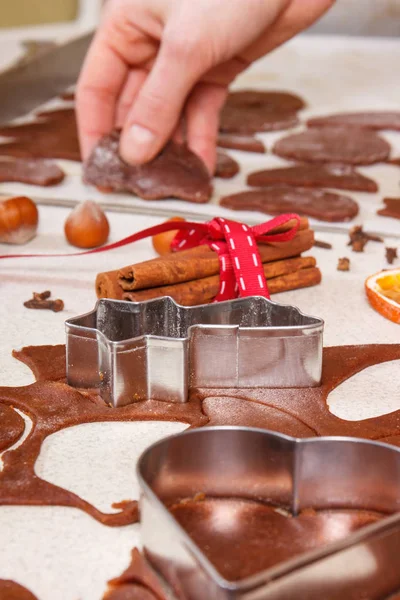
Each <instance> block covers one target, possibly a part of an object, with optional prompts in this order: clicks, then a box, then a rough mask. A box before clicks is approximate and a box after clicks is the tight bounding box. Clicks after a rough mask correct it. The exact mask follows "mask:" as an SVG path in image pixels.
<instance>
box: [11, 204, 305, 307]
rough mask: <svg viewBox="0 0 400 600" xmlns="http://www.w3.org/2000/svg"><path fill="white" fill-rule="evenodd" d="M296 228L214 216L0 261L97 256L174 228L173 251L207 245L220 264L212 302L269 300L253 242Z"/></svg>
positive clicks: (280, 237) (279, 221)
mask: <svg viewBox="0 0 400 600" xmlns="http://www.w3.org/2000/svg"><path fill="white" fill-rule="evenodd" d="M292 220H294V221H296V225H294V227H292V228H291V229H289V230H288V231H285V232H284V233H276V234H273V235H266V234H268V233H269V232H270V231H272V230H273V229H276V228H277V227H279V226H280V225H284V224H285V223H288V222H289V221H292ZM299 225H300V217H299V215H296V214H284V215H280V216H279V217H276V218H274V219H272V220H271V221H267V222H266V223H261V224H260V225H255V226H254V227H249V226H248V225H245V224H243V223H238V222H237V221H230V220H228V219H223V218H222V217H217V218H215V219H213V220H212V221H209V222H208V223H193V222H190V221H167V222H165V223H161V224H160V225H155V226H154V227H149V228H148V229H144V230H143V231H139V232H138V233H134V234H133V235H130V236H128V237H126V238H124V239H122V240H119V241H118V242H114V243H112V244H106V245H105V246H101V247H100V248H94V249H93V250H86V251H84V252H74V253H71V254H66V253H62V254H4V255H0V259H5V258H37V257H44V256H47V257H59V256H84V255H86V254H97V253H100V252H106V251H108V250H114V249H115V248H120V247H121V246H125V245H127V244H131V243H133V242H137V241H139V240H142V239H144V238H147V237H150V236H153V235H156V234H158V233H164V232H166V231H171V230H174V229H178V230H179V231H178V233H177V235H176V236H175V238H174V240H173V242H172V245H171V247H172V249H173V250H175V251H179V250H188V249H189V248H194V247H195V246H199V245H201V244H207V245H208V246H209V247H210V248H211V249H212V250H215V252H217V254H218V258H219V263H220V288H219V292H218V295H217V296H216V298H215V299H214V301H215V302H218V301H221V300H230V299H232V298H236V297H237V296H240V297H245V296H265V297H266V298H269V293H268V288H267V283H266V280H265V276H264V270H263V266H262V262H261V257H260V254H259V252H258V248H257V242H261V243H268V242H286V241H289V240H292V239H293V238H294V236H295V235H296V233H297V230H298V228H299ZM194 260H195V258H194Z"/></svg>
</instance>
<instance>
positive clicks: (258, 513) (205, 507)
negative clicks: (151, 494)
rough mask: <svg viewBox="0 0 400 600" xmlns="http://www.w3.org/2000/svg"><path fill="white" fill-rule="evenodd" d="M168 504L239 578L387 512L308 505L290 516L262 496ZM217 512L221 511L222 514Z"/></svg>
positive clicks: (225, 571)
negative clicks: (261, 498)
mask: <svg viewBox="0 0 400 600" xmlns="http://www.w3.org/2000/svg"><path fill="white" fill-rule="evenodd" d="M169 510H170V512H171V513H172V515H173V516H174V518H175V519H176V520H177V521H178V523H179V524H180V525H181V527H183V529H185V530H186V532H187V533H188V534H189V536H190V537H191V538H192V539H193V540H194V542H195V544H196V545H197V546H198V547H199V548H200V550H201V551H202V552H203V553H204V554H205V556H207V558H208V559H209V561H210V562H211V563H212V564H213V565H214V566H215V567H216V569H217V570H218V572H219V573H220V574H221V575H222V576H223V577H224V578H225V579H227V580H228V581H240V580H242V579H245V578H246V577H250V576H251V575H255V574H256V573H260V572H261V571H264V570H265V569H269V568H271V567H273V566H275V565H277V564H279V563H282V562H285V561H287V560H289V559H291V558H293V557H294V556H298V555H300V554H303V553H304V552H308V551H311V550H316V549H318V548H321V547H323V546H325V545H328V544H330V543H333V542H335V541H339V540H341V539H344V538H346V537H347V536H348V535H350V534H351V533H352V532H354V531H357V530H358V529H360V528H362V527H365V526H366V525H369V524H371V523H376V522H377V521H379V520H380V519H382V518H383V517H384V516H385V515H383V514H381V513H377V512H373V511H368V510H351V509H347V510H346V509H337V510H321V511H315V510H312V509H306V510H303V511H301V512H300V514H299V515H298V516H292V515H284V514H282V513H281V512H277V511H276V510H275V509H274V508H273V507H272V506H268V505H265V504H263V503H261V502H257V501H255V500H247V499H238V498H206V499H204V500H201V501H197V502H196V501H195V500H187V501H185V502H178V503H176V504H174V505H173V506H171V507H170V509H169ZM217 514H218V515H222V514H223V515H225V518H224V520H222V519H220V518H218V516H217ZM224 523H226V526H225V527H224Z"/></svg>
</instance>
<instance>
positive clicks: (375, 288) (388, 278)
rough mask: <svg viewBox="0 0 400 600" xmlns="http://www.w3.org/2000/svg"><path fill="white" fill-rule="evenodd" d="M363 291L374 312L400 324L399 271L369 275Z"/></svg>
mask: <svg viewBox="0 0 400 600" xmlns="http://www.w3.org/2000/svg"><path fill="white" fill-rule="evenodd" d="M365 291H366V293H367V297H368V300H369V303H370V305H371V306H372V307H373V308H374V309H375V310H377V311H378V312H379V313H380V314H381V315H383V316H384V317H386V319H390V320H391V321H394V323H399V324H400V269H394V270H392V271H381V272H380V273H375V275H371V276H370V277H368V279H367V280H366V282H365Z"/></svg>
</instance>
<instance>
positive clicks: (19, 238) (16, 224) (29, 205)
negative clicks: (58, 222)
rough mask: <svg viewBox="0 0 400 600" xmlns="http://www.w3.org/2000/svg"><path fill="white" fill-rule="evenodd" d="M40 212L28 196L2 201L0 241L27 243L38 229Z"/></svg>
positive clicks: (0, 203)
mask: <svg viewBox="0 0 400 600" xmlns="http://www.w3.org/2000/svg"><path fill="white" fill-rule="evenodd" d="M38 221H39V213H38V209H37V207H36V204H35V203H34V202H33V201H32V200H31V199H30V198H27V197H26V196H17V197H15V198H7V199H5V200H1V201H0V242H1V243H5V244H25V243H26V242H29V240H31V239H32V238H33V237H34V236H35V235H36V231H37V226H38Z"/></svg>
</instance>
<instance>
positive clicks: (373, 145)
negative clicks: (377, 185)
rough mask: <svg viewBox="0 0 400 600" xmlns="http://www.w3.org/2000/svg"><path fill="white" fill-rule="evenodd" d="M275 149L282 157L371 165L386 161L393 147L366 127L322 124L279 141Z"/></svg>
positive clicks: (308, 160) (307, 160)
mask: <svg viewBox="0 0 400 600" xmlns="http://www.w3.org/2000/svg"><path fill="white" fill-rule="evenodd" d="M273 152H274V153H275V154H277V155H278V156H282V157H283V158H288V159H292V160H299V161H306V162H328V163H345V164H349V165H371V164H373V163H377V162H382V161H385V160H386V159H387V158H388V156H389V154H390V146H389V144H388V143H387V141H386V140H384V139H383V138H380V137H379V136H378V135H377V134H376V133H374V132H373V131H368V130H366V129H357V128H347V127H323V128H321V129H319V128H314V129H308V130H307V131H303V132H302V133H295V134H293V135H289V136H287V137H284V138H282V139H280V140H278V141H277V142H276V144H275V145H274V147H273Z"/></svg>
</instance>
